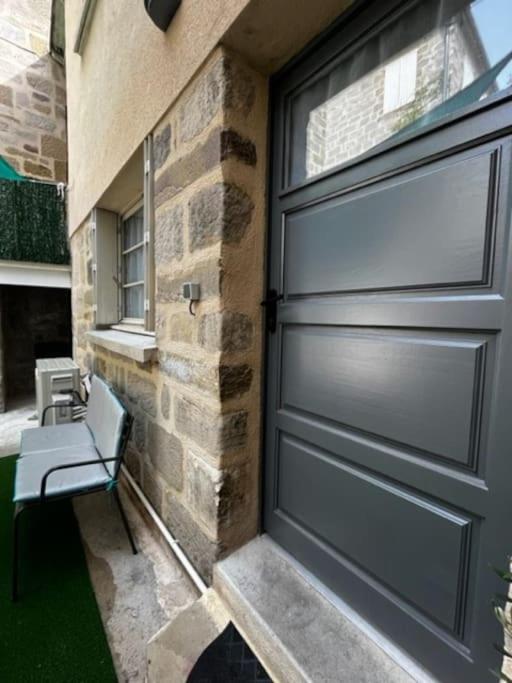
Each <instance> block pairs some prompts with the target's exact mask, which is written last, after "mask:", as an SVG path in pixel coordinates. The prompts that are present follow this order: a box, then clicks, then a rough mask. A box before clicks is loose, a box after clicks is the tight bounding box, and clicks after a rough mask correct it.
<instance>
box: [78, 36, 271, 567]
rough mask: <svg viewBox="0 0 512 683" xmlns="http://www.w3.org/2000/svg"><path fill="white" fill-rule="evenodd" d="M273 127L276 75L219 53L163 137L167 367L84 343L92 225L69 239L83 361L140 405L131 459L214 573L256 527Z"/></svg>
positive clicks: (161, 351) (159, 214)
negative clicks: (193, 298) (191, 286)
mask: <svg viewBox="0 0 512 683" xmlns="http://www.w3.org/2000/svg"><path fill="white" fill-rule="evenodd" d="M266 126H267V83H266V81H265V80H264V79H263V78H261V77H260V76H259V75H257V74H256V73H254V72H252V71H251V70H250V69H249V68H248V67H246V66H245V65H243V64H241V63H240V62H239V61H238V60H237V59H236V58H235V57H233V56H232V55H230V54H229V53H227V52H225V51H224V50H222V49H221V48H219V49H217V50H216V51H215V52H214V53H213V55H212V56H211V58H210V59H209V60H208V61H207V63H206V65H205V66H204V67H203V68H202V69H201V71H200V73H199V74H198V75H197V76H196V78H195V79H194V81H193V82H192V83H191V85H190V86H189V87H188V88H187V90H186V91H185V92H184V94H183V95H182V96H181V97H180V98H179V100H178V101H177V102H176V103H175V105H174V106H173V107H172V108H171V109H170V111H169V112H168V113H167V114H166V115H165V117H164V118H163V120H162V121H161V122H160V124H159V125H158V126H157V128H156V130H155V131H154V157H155V212H156V213H155V221H156V227H155V233H156V234H155V253H156V257H155V263H156V342H157V345H158V362H155V363H153V364H145V365H142V364H138V363H135V362H134V361H130V360H128V359H126V358H123V357H121V356H119V355H116V354H113V353H111V352H107V351H106V350H104V349H102V348H100V347H98V346H95V347H92V346H91V345H90V344H89V343H88V342H87V337H86V332H87V330H88V329H90V328H91V327H92V325H93V313H92V304H93V289H92V265H91V264H92V261H91V234H90V229H89V222H88V221H86V222H85V223H84V224H83V225H82V226H81V227H80V229H79V230H78V231H77V232H76V233H75V235H74V236H73V237H72V240H71V249H72V257H73V290H72V291H73V319H74V340H75V357H76V359H77V360H78V362H79V363H80V365H81V366H82V367H84V368H91V369H94V371H95V372H97V373H98V374H100V375H102V376H104V377H105V378H106V379H107V380H108V381H109V382H111V383H112V384H113V386H114V387H115V388H116V389H117V391H119V393H120V394H121V396H122V397H123V398H124V400H125V401H126V403H127V405H128V406H129V408H130V410H131V411H132V412H133V414H134V416H135V424H134V430H133V435H132V440H131V444H130V448H129V452H128V457H127V462H128V467H129V469H130V471H131V472H132V474H133V475H134V477H135V478H136V479H137V481H139V482H140V484H141V486H142V488H143V490H144V491H145V493H146V495H147V496H148V497H149V498H150V500H151V501H152V503H153V505H154V506H155V508H156V509H157V510H158V512H159V514H160V515H161V516H162V518H163V519H164V521H165V522H166V524H167V525H168V526H169V528H170V529H171V531H172V532H173V533H174V534H175V535H176V536H177V538H178V539H179V540H180V542H181V544H182V546H183V548H184V549H185V551H186V552H187V554H188V555H189V557H190V558H191V560H192V561H193V563H194V564H195V565H196V567H197V568H198V569H199V571H200V572H201V573H202V574H203V576H205V577H206V578H207V579H209V578H210V576H211V568H212V565H213V563H214V562H215V561H216V559H217V558H219V557H221V556H223V555H224V554H226V553H228V552H229V551H231V550H233V549H235V548H236V547H238V546H240V545H241V544H242V543H244V542H245V541H247V540H248V539H249V538H251V537H252V536H254V535H255V534H256V532H257V528H258V515H259V467H260V441H259V439H260V416H261V411H260V372H261V347H262V338H261V311H260V305H259V302H260V301H261V298H262V296H263V280H264V278H263V270H264V266H263V243H264V233H265V229H264V228H265V207H264V196H265V165H266V161H265V152H266ZM186 281H193V282H198V283H199V284H200V286H201V301H200V302H199V304H198V305H197V306H196V310H195V313H196V315H195V316H191V315H190V314H189V312H188V306H187V302H185V301H184V300H183V299H182V297H181V289H182V284H183V282H186Z"/></svg>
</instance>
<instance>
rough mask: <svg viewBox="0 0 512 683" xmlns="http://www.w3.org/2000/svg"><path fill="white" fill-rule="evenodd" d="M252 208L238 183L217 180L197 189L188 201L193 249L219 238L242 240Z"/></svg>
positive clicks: (249, 199) (200, 247)
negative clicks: (218, 181) (217, 181)
mask: <svg viewBox="0 0 512 683" xmlns="http://www.w3.org/2000/svg"><path fill="white" fill-rule="evenodd" d="M253 209H254V204H253V202H252V200H251V198H250V197H249V196H248V195H247V194H246V193H245V192H244V191H243V190H242V189H240V188H239V187H237V186H236V185H232V184H228V183H215V184H213V185H209V186H208V187H204V188H202V189H200V190H198V191H197V192H196V194H195V195H193V197H192V198H191V199H190V202H189V239H190V249H191V250H192V251H195V250H196V249H202V248H204V247H207V246H209V245H211V244H214V243H215V242H218V241H219V240H222V241H223V242H226V243H227V244H233V243H238V242H240V240H241V239H242V237H243V236H244V234H245V232H246V230H247V227H248V226H249V224H250V222H251V218H252V212H253Z"/></svg>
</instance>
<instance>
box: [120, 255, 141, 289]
mask: <svg viewBox="0 0 512 683" xmlns="http://www.w3.org/2000/svg"><path fill="white" fill-rule="evenodd" d="M140 280H144V248H143V247H140V248H138V249H134V250H133V251H130V252H129V253H128V254H124V256H123V281H124V283H125V284H128V283H130V282H139V281H140Z"/></svg>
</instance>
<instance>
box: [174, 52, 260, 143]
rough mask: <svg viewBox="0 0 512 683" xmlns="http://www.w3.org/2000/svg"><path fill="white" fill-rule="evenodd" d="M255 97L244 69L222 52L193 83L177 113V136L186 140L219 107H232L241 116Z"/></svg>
mask: <svg viewBox="0 0 512 683" xmlns="http://www.w3.org/2000/svg"><path fill="white" fill-rule="evenodd" d="M254 100H255V86H254V82H253V80H252V78H251V76H250V75H249V73H248V72H247V70H245V69H243V68H242V67H240V66H239V65H238V64H237V63H236V61H235V60H234V59H233V58H232V57H231V56H230V55H223V56H222V57H221V58H220V59H219V60H218V61H217V62H215V64H213V66H212V67H211V68H210V70H209V71H208V72H207V73H206V74H203V75H202V76H201V77H200V78H199V79H198V80H197V82H196V83H195V85H194V86H193V89H192V92H191V93H190V95H189V96H188V98H187V99H186V100H185V102H184V103H183V105H182V107H181V109H180V115H179V123H180V127H179V131H180V135H179V137H180V140H181V141H182V142H186V141H188V140H191V139H192V138H194V137H195V136H196V135H198V134H199V133H201V132H202V131H203V130H205V129H206V128H207V126H208V125H209V124H210V123H211V122H212V121H213V119H214V118H215V116H216V115H217V113H218V112H219V111H220V109H221V108H228V109H235V110H236V111H239V112H241V113H242V114H243V115H244V116H247V114H248V113H249V112H250V111H251V109H252V107H253V105H254Z"/></svg>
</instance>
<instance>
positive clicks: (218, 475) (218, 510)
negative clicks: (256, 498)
mask: <svg viewBox="0 0 512 683" xmlns="http://www.w3.org/2000/svg"><path fill="white" fill-rule="evenodd" d="M186 480H187V494H188V506H189V508H190V509H191V510H193V511H194V514H197V515H199V517H200V519H201V520H202V521H203V523H204V524H205V525H206V526H207V527H208V528H209V529H211V531H212V534H214V535H216V537H217V536H218V535H219V534H221V533H222V529H226V528H228V527H230V526H232V525H233V524H236V523H238V524H241V525H244V523H245V521H246V519H245V518H243V517H242V516H243V515H245V514H246V512H247V501H248V500H249V498H250V497H251V496H252V494H253V491H252V490H250V489H249V486H250V482H249V478H248V475H247V466H246V465H242V466H240V467H236V468H230V469H227V470H218V469H216V468H215V467H212V466H211V465H208V464H207V463H205V462H204V461H202V460H201V459H199V458H195V457H194V456H193V454H191V453H190V452H189V458H188V460H187V470H186Z"/></svg>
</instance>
